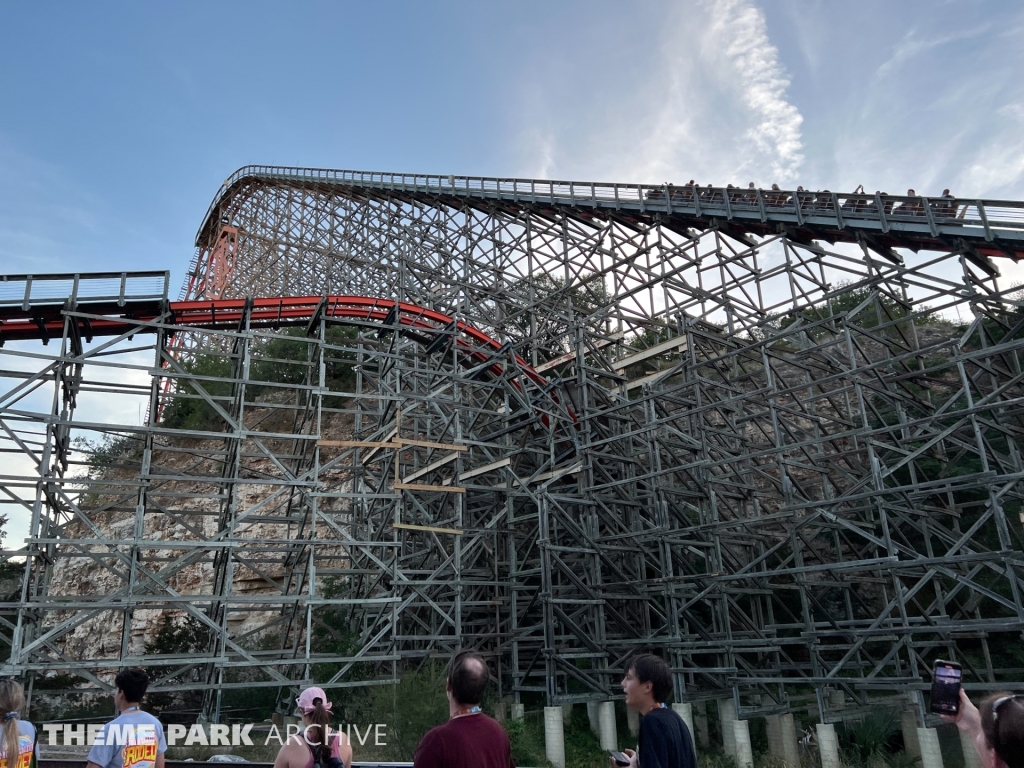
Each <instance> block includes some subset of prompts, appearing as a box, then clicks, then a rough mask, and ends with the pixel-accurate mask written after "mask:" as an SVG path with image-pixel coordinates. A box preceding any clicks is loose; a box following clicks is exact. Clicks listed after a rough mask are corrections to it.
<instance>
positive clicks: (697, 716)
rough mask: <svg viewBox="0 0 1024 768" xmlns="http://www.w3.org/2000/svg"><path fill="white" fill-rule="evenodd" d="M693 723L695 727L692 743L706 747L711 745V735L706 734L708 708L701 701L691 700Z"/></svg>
mask: <svg viewBox="0 0 1024 768" xmlns="http://www.w3.org/2000/svg"><path fill="white" fill-rule="evenodd" d="M693 724H694V725H695V726H696V727H697V732H696V733H695V734H694V735H693V743H694V744H699V745H700V746H701V747H703V748H704V749H707V748H708V747H710V746H711V737H710V736H709V735H708V710H707V706H706V704H705V702H703V701H695V702H693Z"/></svg>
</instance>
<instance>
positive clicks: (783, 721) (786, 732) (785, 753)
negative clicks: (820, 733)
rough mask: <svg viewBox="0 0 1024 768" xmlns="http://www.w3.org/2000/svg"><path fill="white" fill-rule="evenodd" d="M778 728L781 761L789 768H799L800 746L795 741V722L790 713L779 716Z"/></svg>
mask: <svg viewBox="0 0 1024 768" xmlns="http://www.w3.org/2000/svg"><path fill="white" fill-rule="evenodd" d="M779 728H780V730H781V731H782V759H783V760H785V761H786V765H788V766H789V768H800V744H799V742H797V739H796V721H795V720H794V719H793V713H792V712H787V713H786V714H784V715H779Z"/></svg>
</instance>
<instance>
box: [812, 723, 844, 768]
mask: <svg viewBox="0 0 1024 768" xmlns="http://www.w3.org/2000/svg"><path fill="white" fill-rule="evenodd" d="M817 731H818V752H819V753H820V754H821V768H839V740H838V739H837V738H836V727H835V726H834V725H832V723H818V725H817Z"/></svg>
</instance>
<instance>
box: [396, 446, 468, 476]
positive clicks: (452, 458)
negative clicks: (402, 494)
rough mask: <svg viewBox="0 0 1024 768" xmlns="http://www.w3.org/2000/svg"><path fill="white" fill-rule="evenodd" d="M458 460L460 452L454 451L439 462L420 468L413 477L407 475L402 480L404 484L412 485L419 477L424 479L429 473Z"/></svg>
mask: <svg viewBox="0 0 1024 768" xmlns="http://www.w3.org/2000/svg"><path fill="white" fill-rule="evenodd" d="M457 458H459V452H458V451H452V452H451V453H449V454H448V455H447V456H442V457H441V458H440V459H438V460H437V461H432V462H430V463H429V464H427V465H426V466H425V467H420V468H419V469H417V470H416V471H415V472H413V473H412V474H411V475H406V476H405V477H403V478H402V482H403V483H411V482H412V481H413V480H415V479H416V478H417V477H423V476H424V475H425V474H427V473H428V472H433V471H434V470H435V469H437V468H438V467H443V466H444V465H445V464H448V463H449V462H452V461H455V459H457Z"/></svg>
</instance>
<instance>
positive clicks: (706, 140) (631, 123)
mask: <svg viewBox="0 0 1024 768" xmlns="http://www.w3.org/2000/svg"><path fill="white" fill-rule="evenodd" d="M656 34H657V38H656V39H654V40H653V41H649V45H648V49H647V50H644V51H643V52H642V55H639V56H636V57H633V61H635V62H636V64H635V65H628V66H625V67H624V68H623V69H621V71H617V72H615V73H614V75H613V78H612V79H610V80H607V81H606V82H603V85H602V89H600V90H594V91H593V92H592V96H591V97H590V98H589V99H587V98H583V97H581V96H580V95H579V92H577V93H576V94H574V98H572V99H566V98H565V93H564V88H563V87H562V84H561V83H560V82H552V84H551V85H550V86H546V87H547V88H548V90H547V91H543V92H541V93H538V92H537V90H536V89H531V91H530V92H529V94H527V95H525V96H524V97H523V100H522V101H523V104H522V105H521V107H522V108H521V109H520V111H519V114H520V119H522V120H523V125H522V126H521V128H520V131H519V141H518V144H519V146H520V150H521V151H522V152H523V153H524V156H523V157H522V160H521V162H520V167H521V168H522V173H524V174H529V173H534V172H538V171H541V172H543V173H539V174H538V175H540V176H541V177H552V176H558V177H560V178H592V179H599V180H614V181H642V182H662V181H674V182H675V183H685V182H686V181H687V180H688V179H689V178H691V177H692V178H696V179H698V181H701V182H702V183H712V184H716V185H724V184H726V183H727V182H733V183H742V184H743V185H744V186H745V184H746V182H747V181H750V180H751V179H753V180H755V181H758V182H759V183H762V184H768V183H771V182H773V181H778V182H780V183H781V182H786V181H791V180H793V179H794V178H795V177H796V174H797V171H798V170H799V168H800V165H801V163H802V161H803V155H802V149H803V146H802V138H801V123H802V121H803V117H802V116H801V114H800V112H799V110H798V109H797V108H796V106H795V105H794V104H792V103H791V102H790V101H789V99H788V97H787V89H788V87H789V79H788V77H787V75H786V72H785V70H784V68H783V66H782V64H781V61H780V58H779V52H778V49H777V48H776V46H775V45H773V44H772V42H771V40H770V39H769V37H768V30H767V25H766V23H765V17H764V14H763V12H762V11H761V10H760V9H759V8H757V7H756V6H755V5H754V4H753V3H751V2H750V1H749V0H726V2H722V3H711V2H694V3H687V4H685V5H680V6H676V7H674V8H672V9H671V10H670V11H669V12H668V13H666V14H665V18H664V19H663V23H662V24H661V25H660V26H659V28H658V30H657V32H656ZM548 65H549V66H550V67H552V68H557V67H556V65H555V64H553V63H551V62H548ZM584 93H586V92H584Z"/></svg>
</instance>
